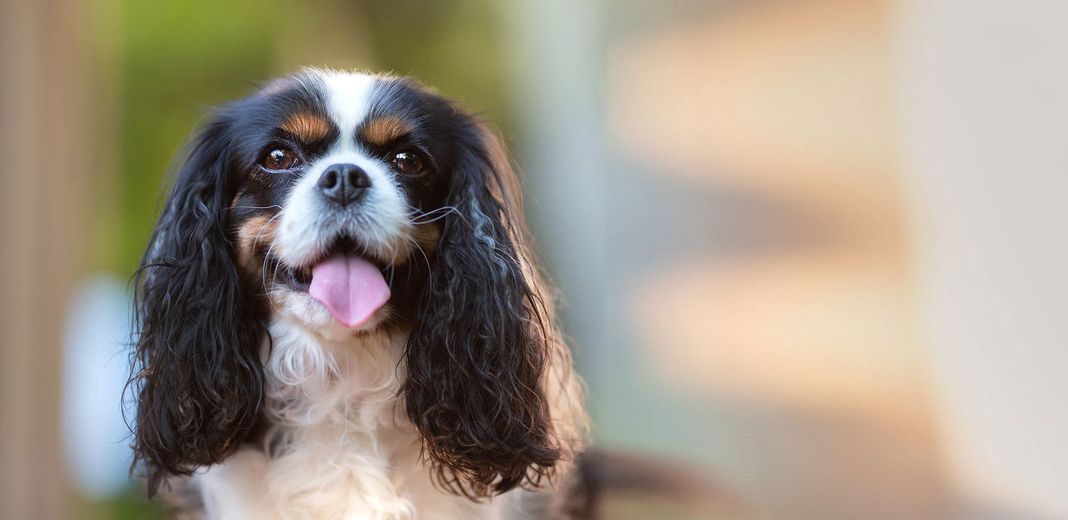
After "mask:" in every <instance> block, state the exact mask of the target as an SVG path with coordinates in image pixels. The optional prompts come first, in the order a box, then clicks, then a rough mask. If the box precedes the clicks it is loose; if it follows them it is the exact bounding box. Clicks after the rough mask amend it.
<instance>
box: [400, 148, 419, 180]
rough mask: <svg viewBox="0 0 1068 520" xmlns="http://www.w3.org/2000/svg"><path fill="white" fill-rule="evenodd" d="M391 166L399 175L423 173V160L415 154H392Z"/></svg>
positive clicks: (408, 152) (407, 152)
mask: <svg viewBox="0 0 1068 520" xmlns="http://www.w3.org/2000/svg"><path fill="white" fill-rule="evenodd" d="M393 166H395V167H396V168H397V171H399V172H401V173H406V174H415V173H419V172H421V171H423V158H422V157H419V154H418V153H416V152H410V151H404V152H397V153H395V154H393Z"/></svg>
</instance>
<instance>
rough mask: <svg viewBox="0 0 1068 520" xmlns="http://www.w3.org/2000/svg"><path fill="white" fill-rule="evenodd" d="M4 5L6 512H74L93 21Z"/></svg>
mask: <svg viewBox="0 0 1068 520" xmlns="http://www.w3.org/2000/svg"><path fill="white" fill-rule="evenodd" d="M0 6H2V11H3V12H2V15H0V38H2V41H3V43H2V44H0V52H2V53H3V54H2V58H0V70H3V73H2V80H0V81H2V83H0V103H2V105H0V107H2V108H0V114H3V116H2V117H3V124H2V125H0V157H3V166H2V167H0V200H2V202H0V212H2V215H0V225H2V226H3V227H2V232H0V243H2V244H3V247H0V291H3V294H2V301H3V306H2V312H0V385H2V389H0V396H2V399H0V461H3V462H2V463H0V518H5V519H12V520H14V519H27V518H42V519H52V518H68V517H69V516H71V511H70V504H71V500H70V499H71V495H70V491H69V488H68V484H67V479H66V476H65V474H64V473H65V472H64V464H63V460H62V450H61V444H60V428H59V409H60V379H59V375H60V366H61V358H60V351H61V349H60V341H61V335H62V333H63V327H62V323H63V315H64V304H65V300H66V294H67V292H68V290H69V289H70V287H71V286H72V284H73V280H74V278H75V275H76V274H77V273H78V268H79V266H81V261H82V258H81V253H82V237H83V236H84V232H85V230H86V227H87V226H86V224H85V218H84V217H85V200H86V197H87V193H88V180H89V174H90V172H91V167H90V161H89V160H88V158H87V157H88V155H87V150H86V149H85V144H86V141H85V140H84V139H83V133H84V132H85V128H86V127H85V125H84V124H83V123H84V119H83V114H84V113H85V111H84V110H83V109H84V104H85V103H86V101H87V100H86V96H87V93H86V92H85V89H84V88H83V86H84V81H83V80H84V77H83V74H84V73H85V72H86V71H85V69H84V66H85V61H84V57H85V56H84V53H83V51H84V50H85V42H84V41H83V40H82V37H83V36H84V33H83V31H84V29H86V27H85V25H83V23H82V15H83V13H82V12H81V10H80V6H81V4H79V3H77V2H69V1H65V0H46V1H37V0H4V1H3V2H2V4H0Z"/></svg>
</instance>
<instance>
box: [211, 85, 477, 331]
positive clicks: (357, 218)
mask: <svg viewBox="0 0 1068 520" xmlns="http://www.w3.org/2000/svg"><path fill="white" fill-rule="evenodd" d="M230 117H231V118H232V121H233V127H232V130H230V132H231V134H232V138H233V139H234V140H235V145H236V146H235V150H234V152H235V155H234V159H233V160H234V166H235V169H236V173H237V175H236V177H235V179H234V182H235V196H234V198H233V200H232V203H231V205H230V208H229V214H228V220H229V225H230V226H231V227H232V229H233V231H234V235H235V236H236V239H237V243H236V246H237V247H236V249H237V251H236V253H237V255H236V256H237V259H238V261H239V264H240V267H241V269H242V270H243V271H244V272H245V274H246V275H247V276H249V277H250V280H251V281H252V282H253V283H258V284H259V285H260V286H261V287H262V288H263V289H264V292H265V293H266V294H267V295H268V296H269V298H270V299H271V303H272V307H271V309H272V310H273V311H275V312H279V313H285V314H287V315H289V317H292V318H294V319H296V320H298V321H300V322H302V323H304V324H306V325H307V326H309V327H310V328H312V329H314V330H316V331H319V332H321V333H324V334H329V335H332V336H335V337H336V336H340V335H345V334H350V333H354V332H362V331H369V330H373V329H376V328H379V327H383V326H391V325H398V324H401V325H403V324H406V323H408V322H410V321H411V319H412V317H413V316H412V315H413V312H414V305H415V303H416V300H417V298H418V297H419V295H420V293H421V292H422V289H423V286H424V284H425V280H426V277H427V276H428V274H429V271H430V261H431V258H433V256H434V254H435V253H436V249H437V246H438V241H439V239H440V236H441V231H442V227H443V224H444V221H445V219H446V218H447V217H448V213H450V212H454V211H458V210H457V209H456V208H455V207H452V206H450V205H448V204H447V202H446V199H447V197H448V188H449V183H450V181H451V180H452V176H453V175H452V173H453V171H454V170H455V168H456V166H457V161H458V155H460V154H462V153H463V151H464V150H463V149H465V148H466V149H467V150H478V149H481V148H482V147H483V146H484V143H483V139H484V137H483V136H481V135H479V132H480V129H479V128H478V127H477V126H474V125H472V123H471V121H470V119H468V118H466V116H463V117H457V115H456V111H455V107H453V106H452V104H450V103H448V102H446V101H445V100H443V99H441V98H440V97H438V96H434V95H431V94H428V93H426V92H424V91H423V90H422V89H421V88H419V87H416V86H414V85H413V84H411V83H410V82H407V81H404V80H401V79H396V78H376V77H372V76H366V75H357V74H339V73H330V74H324V73H315V72H309V73H304V74H301V75H299V76H296V77H294V78H287V79H284V80H280V81H277V82H275V83H273V84H272V85H270V86H269V87H268V88H267V89H265V91H264V92H263V93H261V94H259V95H256V96H253V97H251V98H248V99H246V100H244V101H242V102H240V103H237V104H235V105H234V106H233V107H231V110H230Z"/></svg>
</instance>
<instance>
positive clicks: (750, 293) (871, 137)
mask: <svg viewBox="0 0 1068 520" xmlns="http://www.w3.org/2000/svg"><path fill="white" fill-rule="evenodd" d="M890 7H891V6H890V3H889V2H882V1H870V0H868V1H856V0H813V1H805V2H796V1H795V2H786V1H764V2H728V3H726V4H725V5H724V6H722V7H719V8H713V7H709V10H708V11H707V13H706V14H703V15H694V16H689V17H680V19H679V20H678V21H677V22H675V23H673V24H671V25H669V26H667V27H663V28H661V29H659V30H657V31H653V32H651V33H650V34H649V35H646V36H643V37H639V38H636V39H633V40H629V41H626V42H625V43H623V44H622V45H621V46H620V47H619V48H618V49H616V50H615V51H614V52H613V53H612V54H611V55H610V58H609V81H608V96H609V104H610V110H609V131H610V133H611V135H612V136H613V137H614V138H615V139H616V140H618V142H619V143H620V147H621V148H622V149H625V150H627V151H628V152H630V153H632V154H634V155H635V156H636V157H637V158H639V159H641V160H643V161H645V162H646V163H648V164H658V165H666V167H665V168H662V169H661V170H660V172H661V173H662V174H666V175H671V176H675V177H676V178H675V179H674V180H672V179H664V180H663V181H657V182H664V181H671V182H683V183H686V184H694V185H695V188H696V187H697V186H707V187H709V188H712V189H717V190H721V191H722V190H728V191H729V192H732V193H741V194H752V197H753V198H754V199H757V200H761V201H764V202H763V204H765V205H766V206H765V207H762V208H761V207H758V208H756V209H755V210H742V211H738V212H736V213H735V215H734V216H733V217H732V216H731V209H730V208H727V209H725V210H723V211H724V212H725V213H726V215H725V217H724V218H725V219H726V220H727V222H729V224H728V225H729V227H730V232H731V233H735V234H738V235H739V236H750V237H756V238H754V239H752V240H755V242H750V243H751V244H753V245H751V246H749V249H746V250H743V251H740V252H733V251H731V250H729V249H726V250H721V251H720V252H718V253H715V254H710V255H707V256H704V257H701V256H695V257H693V258H689V259H686V260H684V261H679V262H677V263H675V264H664V265H661V266H659V269H657V270H656V271H654V272H652V273H651V274H650V275H649V276H647V277H646V278H644V279H643V280H641V281H639V282H638V283H636V284H634V285H633V286H632V287H631V288H630V289H629V294H630V295H631V301H632V302H633V303H632V305H631V316H632V317H633V319H634V321H635V322H636V323H637V324H638V325H637V327H638V329H639V332H640V333H641V334H642V338H643V340H644V349H643V351H642V352H640V353H639V354H638V355H639V356H640V357H641V358H644V360H645V362H647V363H648V364H649V365H651V366H652V367H655V369H656V371H657V372H658V374H659V378H660V379H661V380H662V381H664V382H670V383H669V384H670V385H671V386H672V387H675V388H680V389H684V390H685V391H688V392H692V393H693V394H696V395H705V396H707V398H709V399H712V400H714V401H726V402H730V403H734V407H735V411H734V412H733V414H735V415H736V416H737V417H738V418H739V419H741V418H745V420H746V421H747V422H750V423H751V424H752V426H750V428H751V429H752V430H753V431H752V434H751V435H754V436H755V437H753V440H752V443H753V444H754V446H759V447H758V448H755V450H756V452H755V453H754V454H753V455H752V458H751V459H750V461H749V464H750V465H751V467H756V468H760V469H755V470H753V471H754V472H755V473H757V474H758V475H759V476H758V477H757V479H756V480H755V481H753V482H749V483H747V484H746V485H744V487H745V488H747V489H749V490H750V492H751V493H750V496H749V498H751V499H753V500H754V501H755V502H756V503H757V504H759V505H760V507H761V508H762V509H764V510H766V511H767V512H768V514H770V515H771V516H773V517H776V518H790V517H798V516H800V517H812V518H938V517H941V516H942V515H943V508H944V507H946V506H947V505H948V504H949V503H950V501H951V498H950V496H949V493H948V492H947V490H946V488H945V482H944V475H943V468H942V466H941V461H940V459H939V452H938V449H939V447H938V441H937V436H936V431H935V429H934V426H933V422H932V416H931V407H930V401H929V400H930V397H929V396H930V391H931V386H930V382H929V381H928V379H927V376H926V370H925V363H926V359H925V358H924V350H923V345H922V343H921V340H920V331H919V325H918V316H917V315H916V313H915V312H914V305H915V301H914V300H915V295H914V288H913V285H912V284H913V281H912V280H911V277H910V276H911V275H910V272H909V266H908V264H907V263H906V258H907V251H906V245H905V244H906V237H905V235H904V232H903V228H902V225H903V223H904V222H905V221H906V219H905V216H904V210H903V207H902V198H901V193H900V191H901V190H900V187H899V186H898V177H899V176H900V167H899V164H898V158H897V154H898V149H897V146H896V143H895V137H894V136H895V135H896V134H897V132H898V128H897V122H896V121H895V118H894V112H893V110H894V104H895V101H894V96H895V95H896V92H895V88H896V86H895V84H894V82H893V81H894V80H893V75H892V56H891V49H892V41H891V22H892V20H890V16H889V13H888V9H889V8H890ZM654 70H655V71H656V72H655V73H650V71H654ZM652 128H655V129H657V130H656V131H650V129H652ZM746 211H756V212H758V217H759V218H753V216H752V215H751V214H750V213H746ZM693 217H694V216H692V215H691V218H693ZM761 226H763V227H764V228H765V229H761ZM767 228H771V229H772V231H771V232H768V230H767ZM700 229H701V228H700V227H699V226H694V230H695V232H699V231H697V230H700ZM762 234H764V235H770V236H771V238H770V239H769V238H764V239H763V242H761V240H762V239H761V238H760V237H761V235H762ZM761 410H763V411H762V412H761ZM754 416H755V418H754ZM729 420H730V419H728V421H729ZM732 473H737V471H732Z"/></svg>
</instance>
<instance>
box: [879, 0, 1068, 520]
mask: <svg viewBox="0 0 1068 520" xmlns="http://www.w3.org/2000/svg"><path fill="white" fill-rule="evenodd" d="M899 16H900V18H899V20H900V23H901V25H900V33H899V36H900V42H901V47H900V56H901V72H902V76H901V85H902V105H901V107H902V111H901V113H902V118H903V122H904V125H903V132H902V135H903V136H904V144H905V146H904V157H905V159H906V165H907V168H906V170H905V171H906V172H907V173H908V175H907V179H908V183H907V186H908V194H909V196H910V198H909V200H910V204H909V206H910V209H911V210H912V212H911V216H910V221H911V223H912V229H913V230H914V232H915V244H916V246H917V247H916V252H917V256H916V258H917V260H918V262H917V266H918V269H917V275H918V280H919V286H920V287H922V288H923V300H922V310H923V312H924V317H925V322H926V325H927V327H926V328H927V330H928V331H929V334H928V338H929V340H930V345H931V346H932V349H931V352H932V360H933V366H934V372H935V374H936V375H937V380H938V382H939V385H938V388H937V391H936V393H935V395H936V397H937V399H938V417H939V419H940V424H941V431H942V432H943V435H944V437H943V438H944V442H945V447H946V454H947V457H948V460H949V461H950V464H951V467H952V473H953V477H954V481H955V482H956V483H957V486H956V487H957V489H958V490H959V491H960V492H961V493H962V494H963V497H962V503H963V504H965V506H964V510H963V512H962V514H963V515H965V516H966V517H968V518H1068V448H1065V440H1066V439H1068V407H1066V406H1065V403H1064V399H1065V396H1068V378H1066V377H1065V370H1066V369H1068V319H1066V318H1065V313H1066V312H1068V232H1066V231H1065V229H1064V227H1065V224H1066V223H1068V209H1066V208H1068V205H1066V201H1068V146H1066V145H1065V139H1066V136H1068V97H1066V93H1068V67H1066V66H1065V63H1066V61H1065V57H1066V53H1065V50H1066V49H1068V31H1065V23H1064V22H1065V21H1066V20H1068V3H1065V2H1050V1H1024V2H997V1H992V0H925V1H908V2H902V3H901V6H900V11H899Z"/></svg>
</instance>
